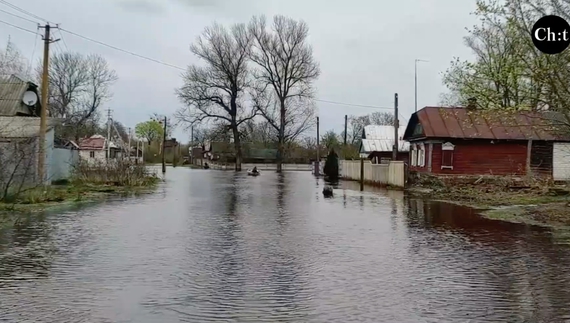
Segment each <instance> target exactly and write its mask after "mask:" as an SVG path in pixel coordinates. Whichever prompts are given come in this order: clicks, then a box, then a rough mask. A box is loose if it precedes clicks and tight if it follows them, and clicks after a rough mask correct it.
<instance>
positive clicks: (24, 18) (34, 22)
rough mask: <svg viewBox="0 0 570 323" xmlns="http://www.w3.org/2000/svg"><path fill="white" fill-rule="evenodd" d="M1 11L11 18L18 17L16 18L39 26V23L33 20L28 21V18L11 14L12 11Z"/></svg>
mask: <svg viewBox="0 0 570 323" xmlns="http://www.w3.org/2000/svg"><path fill="white" fill-rule="evenodd" d="M0 11H1V12H3V13H7V14H9V15H10V16H13V17H16V18H20V19H22V20H26V21H29V22H31V23H33V24H37V23H38V22H37V21H34V20H32V19H28V18H26V17H22V16H19V15H17V14H15V13H11V12H10V11H6V10H3V9H0Z"/></svg>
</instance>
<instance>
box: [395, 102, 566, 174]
mask: <svg viewBox="0 0 570 323" xmlns="http://www.w3.org/2000/svg"><path fill="white" fill-rule="evenodd" d="M404 140H407V141H409V142H410V164H409V165H410V170H412V171H417V172H422V173H432V174H449V175H483V174H489V175H524V174H527V173H528V167H527V164H528V166H530V170H531V171H532V172H533V174H541V175H548V176H553V175H555V176H554V177H568V178H569V179H570V160H569V159H568V158H567V157H565V156H564V152H563V150H564V151H566V150H568V151H570V144H569V143H568V142H570V136H568V134H563V132H561V131H560V129H558V128H557V127H556V126H554V124H553V122H552V119H551V117H549V116H548V115H547V114H546V113H540V112H529V111H524V112H512V111H510V112H507V111H499V112H497V111H489V110H481V109H477V108H475V107H467V108H464V107H454V108H443V107H425V108H423V109H421V110H419V111H418V112H416V113H414V114H412V116H411V118H410V121H409V122H408V126H407V127H406V131H405V133H404ZM565 160H567V162H565ZM561 162H562V164H560V163H561ZM555 179H556V178H555Z"/></svg>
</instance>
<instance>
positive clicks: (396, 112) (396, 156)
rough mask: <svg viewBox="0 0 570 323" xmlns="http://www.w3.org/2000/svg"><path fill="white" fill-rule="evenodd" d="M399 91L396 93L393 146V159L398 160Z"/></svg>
mask: <svg viewBox="0 0 570 323" xmlns="http://www.w3.org/2000/svg"><path fill="white" fill-rule="evenodd" d="M398 115H399V114H398V93H394V147H393V148H392V160H394V161H395V160H398V128H399V127H400V122H399V120H398Z"/></svg>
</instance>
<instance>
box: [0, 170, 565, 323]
mask: <svg viewBox="0 0 570 323" xmlns="http://www.w3.org/2000/svg"><path fill="white" fill-rule="evenodd" d="M167 179H168V181H167V183H166V184H165V185H164V186H163V187H161V188H160V189H159V191H158V192H157V193H155V194H152V195H148V196H143V197H139V198H132V199H128V200H126V201H109V202H108V203H106V204H103V205H99V206H95V207H89V208H85V209H82V210H74V211H69V212H67V213H63V214H51V215H46V216H43V217H42V216H39V217H38V216H36V217H30V218H28V219H24V220H23V221H22V222H21V223H20V224H19V225H18V226H17V227H15V228H13V229H9V230H4V231H3V232H1V233H0V321H5V322H215V321H219V322H222V321H223V322H399V323H400V322H563V321H565V320H568V319H570V311H569V310H568V309H567V306H566V305H567V304H568V303H569V300H570V292H569V288H568V287H569V285H570V284H569V278H568V277H570V276H569V275H568V268H569V265H570V260H569V252H568V249H567V247H564V246H559V245H554V244H552V243H551V241H550V239H549V234H548V233H547V232H541V231H538V230H531V229H529V228H527V227H519V226H513V225H508V224H503V223H500V222H491V221H486V220H483V219H480V218H478V217H477V216H475V215H474V214H472V213H471V212H470V211H469V210H465V209H462V208H458V207H453V206H449V205H443V204H437V203H429V202H423V201H420V200H410V199H407V198H404V196H403V194H402V193H401V192H385V191H382V190H374V191H373V192H365V193H361V192H358V191H357V190H358V184H356V183H347V182H345V183H341V186H342V187H341V188H338V189H337V190H336V192H335V197H334V198H333V199H324V198H323V197H322V195H321V190H322V186H323V185H324V184H323V183H322V182H319V181H317V180H316V179H314V178H313V177H312V175H310V174H309V173H303V172H297V173H296V172H291V173H285V174H284V175H282V176H278V175H277V174H273V173H270V172H265V173H264V174H263V176H259V177H255V178H254V177H247V176H244V175H243V174H234V173H233V172H221V171H204V170H190V169H183V168H177V169H172V168H169V169H168V173H167Z"/></svg>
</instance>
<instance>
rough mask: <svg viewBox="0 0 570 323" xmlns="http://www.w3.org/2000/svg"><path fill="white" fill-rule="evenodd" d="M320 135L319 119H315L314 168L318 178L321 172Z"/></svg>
mask: <svg viewBox="0 0 570 323" xmlns="http://www.w3.org/2000/svg"><path fill="white" fill-rule="evenodd" d="M320 139H321V138H320V135H319V117H317V164H316V167H315V176H317V177H318V176H319V173H320V172H321V156H320V154H321V140H320Z"/></svg>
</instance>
